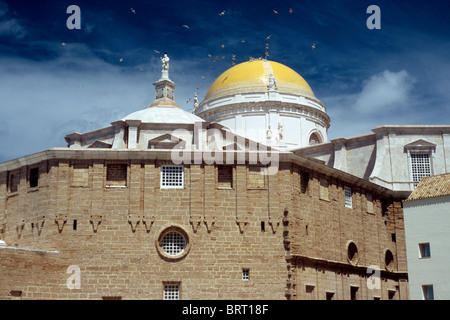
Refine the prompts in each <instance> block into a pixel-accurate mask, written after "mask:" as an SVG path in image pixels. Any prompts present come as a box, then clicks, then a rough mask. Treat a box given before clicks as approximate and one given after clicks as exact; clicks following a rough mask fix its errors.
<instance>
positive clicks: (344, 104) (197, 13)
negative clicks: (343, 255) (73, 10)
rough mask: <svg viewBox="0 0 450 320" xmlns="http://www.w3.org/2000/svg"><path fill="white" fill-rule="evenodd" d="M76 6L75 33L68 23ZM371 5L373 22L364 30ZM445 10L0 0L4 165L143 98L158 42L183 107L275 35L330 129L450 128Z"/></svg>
mask: <svg viewBox="0 0 450 320" xmlns="http://www.w3.org/2000/svg"><path fill="white" fill-rule="evenodd" d="M73 4H75V5H78V6H79V7H80V9H81V29H80V30H76V29H74V30H69V29H68V28H67V27H66V20H67V18H68V17H69V16H70V14H67V13H66V9H67V7H68V6H70V5H73ZM372 4H374V5H378V6H379V7H380V9H381V29H380V30H369V29H368V28H367V26H366V20H367V19H368V17H369V16H370V14H367V13H366V10H367V7H368V6H370V5H372ZM290 9H292V13H290ZM274 10H275V11H277V13H275V12H274ZM449 10H450V1H448V0H434V1H410V0H409V1H404V0H390V1H385V0H371V1H363V0H358V1H356V0H345V1H344V0H342V1H338V0H336V1H313V0H310V1H301V0H296V1H283V0H281V1H261V0H260V1H253V0H252V1H242V0H241V1H143V0H131V1H85V0H83V1H81V0H80V1H77V0H75V1H23V0H14V1H6V0H0V83H1V86H0V161H5V160H8V159H12V158H15V157H19V156H22V155H26V154H30V153H33V152H38V151H41V150H44V149H47V148H51V147H57V146H64V145H65V142H64V135H66V134H69V133H72V132H87V131H91V130H94V129H97V128H101V127H105V126H108V125H109V124H110V122H112V121H115V120H118V119H120V118H122V117H123V116H125V115H127V114H129V113H131V112H133V111H136V110H139V109H142V108H143V107H145V106H148V105H150V104H151V102H152V101H153V99H154V90H153V86H152V83H153V82H154V81H156V80H157V79H158V78H159V76H160V62H159V57H160V56H161V54H162V53H164V52H167V53H168V54H169V56H170V58H171V69H170V77H171V79H172V80H173V81H174V82H176V83H177V85H178V86H177V88H176V100H177V102H178V104H179V105H180V106H181V107H183V108H184V109H186V110H191V108H192V102H189V103H187V101H188V100H189V98H192V97H193V95H194V93H195V92H196V91H198V93H199V97H200V100H201V99H202V97H203V95H204V94H205V93H206V91H207V89H208V87H209V86H210V85H211V84H212V82H213V81H214V79H215V78H216V77H217V76H219V75H220V74H221V73H222V72H223V71H225V70H226V69H228V68H230V67H231V66H232V62H235V63H240V62H244V61H248V59H249V57H250V56H252V57H255V58H258V57H261V56H262V57H264V51H265V47H266V44H269V57H268V58H269V59H270V60H275V61H278V62H280V63H283V64H285V65H287V66H289V67H291V68H292V69H294V70H295V71H297V72H298V73H299V74H301V75H302V76H303V77H304V78H305V79H306V80H307V81H308V83H309V84H310V86H311V87H312V89H313V91H314V92H315V94H316V96H317V97H318V98H319V99H320V100H321V101H322V102H323V103H324V104H325V106H326V107H327V110H328V113H329V115H330V117H331V127H330V130H329V138H330V139H333V138H337V137H351V136H356V135H360V134H366V133H370V132H371V129H373V128H375V127H376V126H380V125H383V124H449V115H450V112H449V108H450V107H449V103H448V101H449V98H450V88H449V87H450V77H449V74H450V63H449V56H450V54H449V53H450V41H449V40H450V24H449V22H448V20H449V19H448V18H449ZM223 11H225V14H223V15H219V13H221V12H223ZM185 26H188V27H189V28H187V27H185ZM269 36H270V39H269V40H266V39H267V38H268V37H269ZM313 44H315V50H312V45H313ZM156 51H159V52H160V54H158V53H157V52H156ZM233 57H235V58H234V60H233ZM214 61H215V62H214Z"/></svg>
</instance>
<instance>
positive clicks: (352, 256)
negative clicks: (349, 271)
mask: <svg viewBox="0 0 450 320" xmlns="http://www.w3.org/2000/svg"><path fill="white" fill-rule="evenodd" d="M347 258H348V261H349V262H350V263H351V264H354V265H355V264H357V263H358V247H357V246H356V244H355V243H354V242H350V243H349V244H348V246H347Z"/></svg>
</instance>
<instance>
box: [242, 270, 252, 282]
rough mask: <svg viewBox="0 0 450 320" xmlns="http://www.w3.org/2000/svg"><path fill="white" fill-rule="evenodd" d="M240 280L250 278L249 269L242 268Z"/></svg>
mask: <svg viewBox="0 0 450 320" xmlns="http://www.w3.org/2000/svg"><path fill="white" fill-rule="evenodd" d="M242 280H247V281H248V280H250V269H242Z"/></svg>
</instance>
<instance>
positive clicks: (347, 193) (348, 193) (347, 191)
mask: <svg viewBox="0 0 450 320" xmlns="http://www.w3.org/2000/svg"><path fill="white" fill-rule="evenodd" d="M344 196H345V207H346V208H352V206H353V201H352V189H351V188H349V187H344Z"/></svg>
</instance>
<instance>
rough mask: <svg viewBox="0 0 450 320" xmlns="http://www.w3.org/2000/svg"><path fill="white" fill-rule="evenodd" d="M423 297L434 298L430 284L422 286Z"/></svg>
mask: <svg viewBox="0 0 450 320" xmlns="http://www.w3.org/2000/svg"><path fill="white" fill-rule="evenodd" d="M422 292H423V299H424V300H434V291H433V286H432V285H426V286H422Z"/></svg>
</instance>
